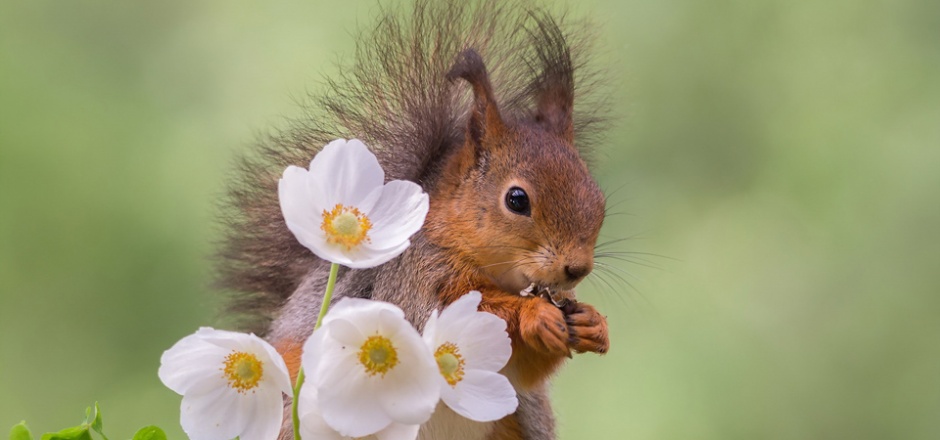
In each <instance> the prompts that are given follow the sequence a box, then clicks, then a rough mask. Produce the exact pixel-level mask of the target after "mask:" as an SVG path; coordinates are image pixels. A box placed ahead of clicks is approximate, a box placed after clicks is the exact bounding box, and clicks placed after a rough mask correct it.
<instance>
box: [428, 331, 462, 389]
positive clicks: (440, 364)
mask: <svg viewBox="0 0 940 440" xmlns="http://www.w3.org/2000/svg"><path fill="white" fill-rule="evenodd" d="M434 358H435V359H437V368H438V369H440V370H441V376H444V380H446V381H447V383H448V384H450V386H452V387H456V386H457V382H460V381H461V380H462V379H463V365H464V364H465V363H466V362H464V360H463V356H461V355H460V350H459V349H457V346H456V345H454V344H453V343H451V342H445V343H444V344H442V345H441V346H440V347H437V350H436V351H435V352H434Z"/></svg>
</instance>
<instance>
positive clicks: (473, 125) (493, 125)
mask: <svg viewBox="0 0 940 440" xmlns="http://www.w3.org/2000/svg"><path fill="white" fill-rule="evenodd" d="M458 78H462V79H464V80H466V81H467V82H469V83H470V86H471V87H472V88H473V112H472V113H471V114H470V119H469V121H468V122H467V134H468V135H469V138H470V139H472V140H473V141H474V142H475V143H477V145H482V143H483V140H484V139H485V138H488V137H495V136H498V135H499V134H500V133H501V132H502V131H503V130H504V124H503V120H502V118H501V117H500V115H499V109H498V108H497V105H496V99H495V98H494V97H493V87H492V86H491V85H490V79H489V76H488V75H487V73H486V66H485V65H484V64H483V58H482V57H480V54H479V53H477V51H475V50H473V49H466V50H464V51H463V52H460V54H459V55H458V56H457V61H456V62H454V66H453V67H451V69H450V72H448V73H447V79H448V80H450V81H456V80H457V79H458Z"/></svg>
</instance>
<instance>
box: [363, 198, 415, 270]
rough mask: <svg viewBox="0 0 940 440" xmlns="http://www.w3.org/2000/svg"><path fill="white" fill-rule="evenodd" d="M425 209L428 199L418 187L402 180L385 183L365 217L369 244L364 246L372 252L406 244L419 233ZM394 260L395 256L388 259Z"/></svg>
mask: <svg viewBox="0 0 940 440" xmlns="http://www.w3.org/2000/svg"><path fill="white" fill-rule="evenodd" d="M429 207H430V205H429V201H428V195H427V194H425V193H424V192H422V190H421V187H420V186H419V185H418V184H416V183H414V182H409V181H406V180H393V181H391V182H388V183H387V184H385V186H384V187H383V189H382V196H381V197H380V198H379V200H378V202H376V204H375V206H374V207H373V208H372V209H371V210H370V211H369V212H368V214H367V215H368V216H369V219H370V220H371V221H372V230H371V231H369V240H370V241H369V242H368V243H364V246H365V247H367V248H370V249H373V250H390V249H399V248H400V246H401V243H407V242H408V239H409V238H410V237H411V236H412V235H414V233H415V232H418V230H419V229H421V225H423V224H424V218H425V217H426V216H427V214H428V209H429ZM402 250H404V249H402ZM395 256H397V254H395V255H393V256H392V257H391V258H394V257H395ZM391 258H389V259H391Z"/></svg>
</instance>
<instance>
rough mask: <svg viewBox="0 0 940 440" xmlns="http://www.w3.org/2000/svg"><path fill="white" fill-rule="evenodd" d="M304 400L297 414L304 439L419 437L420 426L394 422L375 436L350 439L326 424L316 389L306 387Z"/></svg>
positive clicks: (398, 439) (408, 439) (402, 439)
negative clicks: (321, 413)
mask: <svg viewBox="0 0 940 440" xmlns="http://www.w3.org/2000/svg"><path fill="white" fill-rule="evenodd" d="M301 389H302V390H304V398H301V399H300V401H299V403H298V407H297V412H298V415H299V416H300V436H301V437H302V438H308V439H317V440H356V439H363V440H414V439H416V438H417V437H418V429H419V428H420V425H402V424H400V423H395V422H392V423H391V424H390V425H388V426H387V427H385V428H384V429H382V430H380V431H378V432H376V433H375V434H371V435H367V436H365V437H348V436H344V435H342V434H340V433H339V432H336V431H335V430H334V429H333V428H331V427H330V425H327V424H326V421H325V420H323V416H321V415H320V407H319V400H318V399H317V392H316V388H314V387H304V388H301Z"/></svg>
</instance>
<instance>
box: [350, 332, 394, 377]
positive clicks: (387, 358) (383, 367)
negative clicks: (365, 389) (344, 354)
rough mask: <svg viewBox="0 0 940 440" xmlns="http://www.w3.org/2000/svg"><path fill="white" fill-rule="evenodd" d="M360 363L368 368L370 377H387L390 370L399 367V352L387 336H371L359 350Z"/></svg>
mask: <svg viewBox="0 0 940 440" xmlns="http://www.w3.org/2000/svg"><path fill="white" fill-rule="evenodd" d="M359 362H360V363H361V364H362V366H364V367H366V373H369V376H374V375H376V374H381V375H382V376H385V373H388V370H391V369H392V368H395V365H398V352H397V351H396V350H395V346H394V345H392V341H391V340H389V339H388V338H386V337H385V336H381V335H375V336H369V338H368V339H366V342H364V343H363V344H362V347H361V348H360V349H359Z"/></svg>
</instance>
